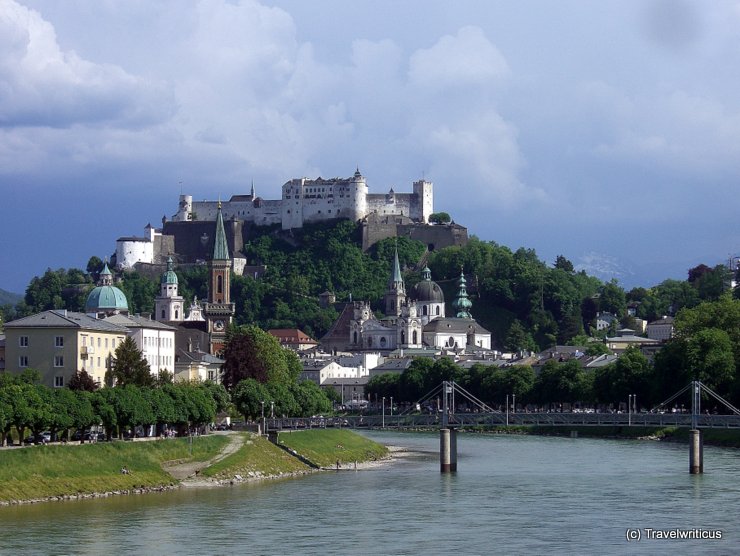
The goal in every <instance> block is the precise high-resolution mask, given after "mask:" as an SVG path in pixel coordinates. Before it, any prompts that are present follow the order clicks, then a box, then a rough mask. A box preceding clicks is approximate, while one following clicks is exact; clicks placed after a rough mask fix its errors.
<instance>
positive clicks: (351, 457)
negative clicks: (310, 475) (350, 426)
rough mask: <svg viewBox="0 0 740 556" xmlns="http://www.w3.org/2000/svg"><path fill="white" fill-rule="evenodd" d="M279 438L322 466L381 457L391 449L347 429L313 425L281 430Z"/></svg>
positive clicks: (287, 445) (282, 442) (281, 441)
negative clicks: (317, 427)
mask: <svg viewBox="0 0 740 556" xmlns="http://www.w3.org/2000/svg"><path fill="white" fill-rule="evenodd" d="M278 439H279V442H280V443H281V444H282V445H284V446H286V447H288V448H290V449H292V450H295V451H296V452H298V453H299V454H301V455H302V456H303V457H305V458H306V459H308V460H310V461H312V462H313V463H315V464H317V465H319V466H321V467H331V466H334V465H336V463H337V461H339V462H340V463H341V464H348V463H353V462H356V461H357V462H365V461H373V460H378V459H381V458H383V457H385V456H387V455H388V449H387V448H386V447H385V446H383V445H382V444H378V443H377V442H374V441H372V440H370V439H368V438H365V437H364V436H361V435H359V434H357V433H354V432H352V431H349V430H347V429H311V430H303V431H296V432H282V433H280V435H279V437H278Z"/></svg>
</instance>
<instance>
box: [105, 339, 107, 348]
mask: <svg viewBox="0 0 740 556" xmlns="http://www.w3.org/2000/svg"><path fill="white" fill-rule="evenodd" d="M105 347H106V348H107V347H108V338H106V339H105Z"/></svg>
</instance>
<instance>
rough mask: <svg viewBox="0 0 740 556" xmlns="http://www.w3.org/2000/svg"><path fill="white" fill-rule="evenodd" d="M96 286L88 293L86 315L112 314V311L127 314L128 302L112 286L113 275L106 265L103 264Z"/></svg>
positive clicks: (121, 293) (122, 294) (119, 291)
mask: <svg viewBox="0 0 740 556" xmlns="http://www.w3.org/2000/svg"><path fill="white" fill-rule="evenodd" d="M98 284H99V285H98V286H97V287H96V288H95V289H93V291H91V292H90V295H88V296H87V301H86V302H85V312H86V313H99V312H114V311H126V312H128V301H126V296H125V295H124V293H123V292H122V291H121V290H119V289H118V288H117V287H115V286H114V285H113V274H112V273H111V271H110V269H109V268H108V263H106V264H105V268H103V270H102V272H101V273H100V280H99V282H98Z"/></svg>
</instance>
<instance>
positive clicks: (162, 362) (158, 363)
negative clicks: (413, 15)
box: [146, 355, 172, 368]
mask: <svg viewBox="0 0 740 556" xmlns="http://www.w3.org/2000/svg"><path fill="white" fill-rule="evenodd" d="M146 361H147V363H149V366H150V367H169V368H172V356H170V355H147V356H146Z"/></svg>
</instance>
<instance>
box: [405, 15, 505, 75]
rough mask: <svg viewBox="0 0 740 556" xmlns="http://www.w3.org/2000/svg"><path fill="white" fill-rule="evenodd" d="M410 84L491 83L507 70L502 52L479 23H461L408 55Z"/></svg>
mask: <svg viewBox="0 0 740 556" xmlns="http://www.w3.org/2000/svg"><path fill="white" fill-rule="evenodd" d="M409 66H410V67H409V77H410V81H411V84H412V86H418V87H421V88H426V87H429V88H432V89H437V88H458V87H459V88H466V87H471V86H483V87H490V86H492V85H493V84H495V81H497V80H499V79H501V78H504V77H506V76H507V75H508V73H509V67H508V64H507V63H506V60H505V58H504V56H503V55H502V54H501V52H499V50H498V49H497V48H496V46H495V45H494V44H493V43H491V42H490V41H489V40H488V39H487V38H486V36H485V34H484V33H483V31H482V30H481V29H480V28H479V27H472V26H468V27H463V28H462V29H460V30H459V31H458V32H457V35H455V36H451V35H446V36H444V37H442V38H441V39H439V41H437V43H436V44H435V45H434V46H432V47H431V48H428V49H423V50H417V51H416V52H415V53H414V54H413V55H412V56H411V59H410V63H409Z"/></svg>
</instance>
